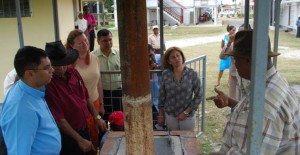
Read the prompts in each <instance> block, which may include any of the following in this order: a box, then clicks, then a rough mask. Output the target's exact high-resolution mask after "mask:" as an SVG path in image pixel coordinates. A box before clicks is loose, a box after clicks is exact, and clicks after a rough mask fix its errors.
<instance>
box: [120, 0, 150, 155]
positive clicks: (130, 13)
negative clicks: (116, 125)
mask: <svg viewBox="0 0 300 155" xmlns="http://www.w3.org/2000/svg"><path fill="white" fill-rule="evenodd" d="M117 12H118V30H119V44H120V57H121V74H122V90H123V97H122V101H123V107H124V114H125V138H126V154H127V155H154V137H153V123H152V122H153V119H152V103H151V94H150V84H149V83H150V74H149V69H148V65H149V58H148V46H147V22H146V21H147V20H146V19H147V16H146V1H145V0H117Z"/></svg>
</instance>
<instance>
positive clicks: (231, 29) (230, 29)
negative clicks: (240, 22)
mask: <svg viewBox="0 0 300 155" xmlns="http://www.w3.org/2000/svg"><path fill="white" fill-rule="evenodd" d="M235 30H236V28H235V27H234V26H232V25H231V26H229V25H228V26H227V32H228V33H227V34H225V35H224V38H223V39H222V43H221V48H222V49H223V47H224V46H227V43H229V44H231V42H229V40H230V39H229V38H230V36H234V34H235ZM229 46H230V45H229ZM230 64H231V58H230V57H227V58H226V59H224V60H223V59H220V68H219V75H218V82H217V84H216V85H215V87H217V86H219V85H220V81H221V78H222V76H223V72H224V70H226V69H229V68H230Z"/></svg>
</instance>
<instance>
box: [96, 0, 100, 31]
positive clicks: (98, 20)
mask: <svg viewBox="0 0 300 155" xmlns="http://www.w3.org/2000/svg"><path fill="white" fill-rule="evenodd" d="M96 6H97V14H96V15H97V17H96V18H97V22H98V26H101V21H100V16H99V14H100V9H99V2H96Z"/></svg>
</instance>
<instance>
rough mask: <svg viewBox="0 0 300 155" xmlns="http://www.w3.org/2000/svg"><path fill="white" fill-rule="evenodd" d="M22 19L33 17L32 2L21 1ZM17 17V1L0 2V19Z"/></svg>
mask: <svg viewBox="0 0 300 155" xmlns="http://www.w3.org/2000/svg"><path fill="white" fill-rule="evenodd" d="M19 2H20V12H21V17H31V16H32V7H31V3H32V1H31V0H19ZM15 17H17V13H16V5H15V0H0V18H15Z"/></svg>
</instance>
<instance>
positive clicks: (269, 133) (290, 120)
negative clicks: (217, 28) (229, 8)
mask: <svg viewBox="0 0 300 155" xmlns="http://www.w3.org/2000/svg"><path fill="white" fill-rule="evenodd" d="M252 36H253V33H252V30H244V31H239V32H237V34H236V35H235V40H234V45H233V51H231V52H228V55H230V56H233V57H234V59H235V65H236V68H237V72H238V74H239V76H240V77H241V78H244V79H247V80H250V81H251V79H250V78H251V62H252V61H251V55H252V53H251V52H252ZM269 48H270V43H269ZM258 52H262V51H258ZM278 55H279V54H278V53H274V52H271V51H269V52H268V62H267V73H266V90H265V103H264V121H263V129H262V133H261V134H262V141H261V148H260V154H289V155H298V154H299V153H300V138H299V135H300V130H299V129H300V113H299V112H300V104H299V103H298V100H297V97H296V95H295V93H294V92H293V90H292V89H291V88H290V87H289V85H288V82H287V81H286V80H285V79H284V78H283V77H282V76H281V75H280V74H279V73H278V71H277V70H276V69H275V67H274V66H273V64H272V61H271V57H275V56H278ZM239 87H240V89H241V90H242V97H241V100H239V101H236V100H234V99H233V98H230V97H228V96H227V95H225V94H224V93H223V92H222V91H220V90H218V89H217V88H215V91H216V93H217V95H216V96H212V97H209V98H207V99H208V100H209V99H211V100H213V101H214V102H215V104H216V106H217V107H218V108H223V107H226V106H229V107H231V108H234V109H235V110H234V112H233V113H231V116H230V118H229V120H228V122H227V124H226V127H225V130H224V134H223V135H224V136H223V143H222V146H221V149H220V151H219V152H217V153H212V154H246V153H247V149H248V148H247V130H248V125H247V120H248V115H249V109H250V108H249V106H250V104H249V100H250V93H251V88H250V85H247V86H239Z"/></svg>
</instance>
